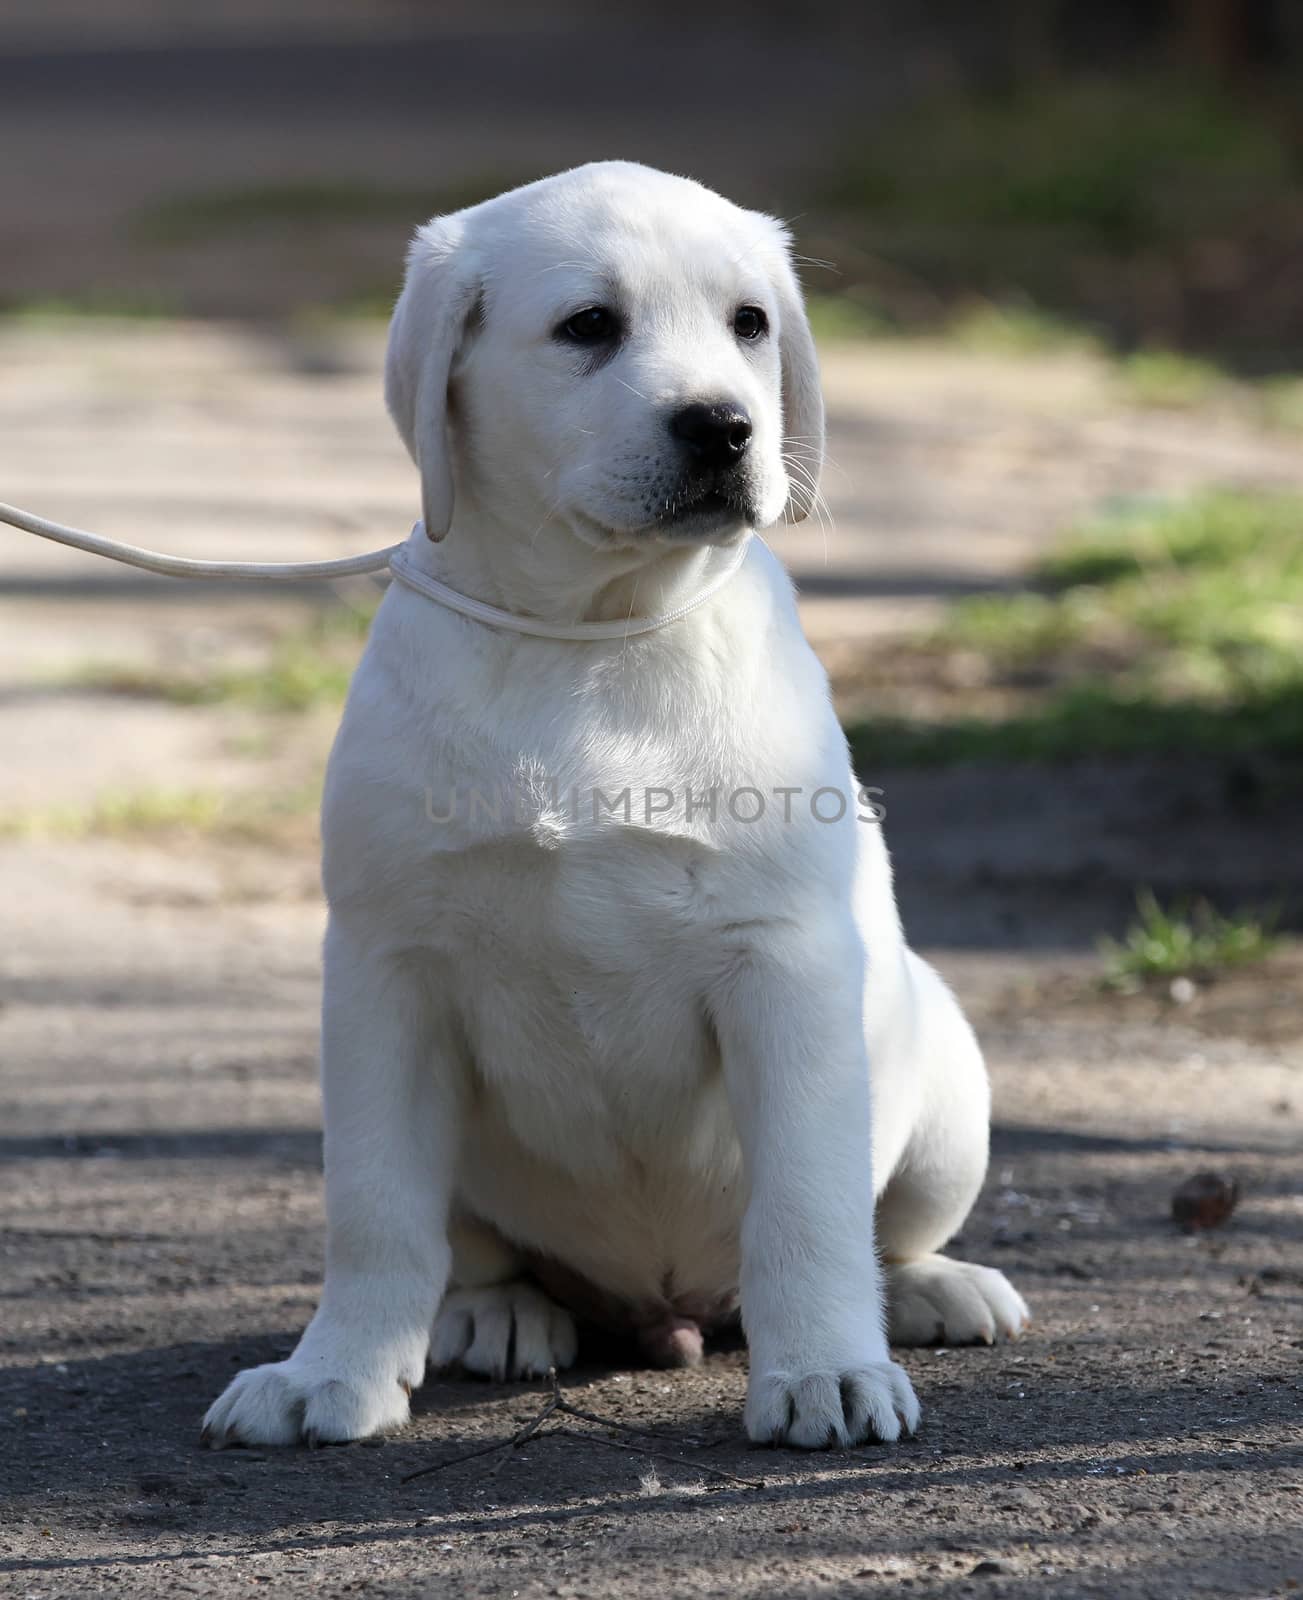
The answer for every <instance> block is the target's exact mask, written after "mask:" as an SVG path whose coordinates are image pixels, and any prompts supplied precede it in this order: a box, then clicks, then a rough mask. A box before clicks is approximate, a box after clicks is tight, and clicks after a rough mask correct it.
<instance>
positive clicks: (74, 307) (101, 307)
mask: <svg viewBox="0 0 1303 1600" xmlns="http://www.w3.org/2000/svg"><path fill="white" fill-rule="evenodd" d="M179 314H180V308H179V305H178V303H177V301H176V300H173V299H169V298H168V297H167V296H166V295H163V294H144V293H142V294H96V293H87V294H82V295H77V296H75V297H73V296H69V297H66V298H61V299H60V298H51V299H37V300H7V301H4V302H3V303H0V318H2V319H3V320H4V321H5V322H8V323H16V324H18V325H20V326H33V327H44V326H47V325H50V326H57V325H58V324H60V323H64V322H70V321H73V320H74V319H82V318H90V319H94V320H100V321H106V322H126V321H130V322H156V321H164V320H166V319H168V318H171V317H176V316H178V315H179Z"/></svg>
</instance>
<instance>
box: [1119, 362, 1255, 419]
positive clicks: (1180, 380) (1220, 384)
mask: <svg viewBox="0 0 1303 1600" xmlns="http://www.w3.org/2000/svg"><path fill="white" fill-rule="evenodd" d="M1117 370H1118V379H1119V381H1120V384H1121V389H1122V393H1123V396H1124V397H1125V398H1126V399H1127V400H1129V401H1130V402H1131V403H1132V404H1133V405H1138V406H1150V407H1154V408H1156V409H1159V410H1166V411H1190V410H1194V409H1197V408H1198V407H1199V406H1204V405H1207V404H1208V402H1209V401H1210V400H1212V399H1214V398H1215V397H1216V395H1217V394H1218V391H1219V390H1223V389H1225V388H1226V386H1227V382H1228V380H1227V377H1226V374H1225V373H1224V372H1223V371H1222V370H1221V368H1220V367H1217V366H1216V365H1214V363H1213V362H1211V361H1202V360H1200V359H1199V358H1198V357H1197V356H1187V355H1182V354H1180V352H1178V351H1175V350H1162V349H1149V350H1137V351H1136V352H1135V353H1134V354H1132V355H1129V356H1123V357H1122V358H1121V359H1120V360H1119V362H1118V369H1117Z"/></svg>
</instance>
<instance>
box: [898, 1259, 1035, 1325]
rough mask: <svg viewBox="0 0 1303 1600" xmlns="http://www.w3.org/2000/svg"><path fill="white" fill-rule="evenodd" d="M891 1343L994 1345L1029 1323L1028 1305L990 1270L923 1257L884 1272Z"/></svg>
mask: <svg viewBox="0 0 1303 1600" xmlns="http://www.w3.org/2000/svg"><path fill="white" fill-rule="evenodd" d="M886 1280H887V1323H888V1329H889V1334H888V1336H889V1338H890V1340H891V1343H892V1344H914V1345H917V1344H994V1343H995V1341H996V1340H997V1339H1000V1338H1004V1339H1016V1338H1017V1337H1018V1335H1019V1334H1020V1333H1022V1332H1023V1330H1024V1329H1025V1328H1026V1327H1027V1324H1028V1323H1029V1322H1030V1321H1031V1312H1030V1311H1028V1309H1027V1302H1026V1301H1025V1300H1024V1299H1023V1297H1022V1296H1021V1295H1020V1294H1019V1293H1018V1291H1017V1290H1016V1289H1015V1288H1014V1286H1013V1285H1012V1284H1011V1283H1010V1282H1009V1280H1008V1278H1006V1277H1005V1275H1004V1273H1003V1272H997V1271H996V1270H995V1268H994V1267H979V1266H976V1265H974V1264H973V1263H972V1262H971V1261H954V1260H952V1259H951V1258H950V1257H949V1256H935V1255H934V1256H921V1257H920V1258H919V1259H918V1260H917V1261H904V1262H898V1263H895V1264H894V1265H891V1266H888V1267H887V1269H886Z"/></svg>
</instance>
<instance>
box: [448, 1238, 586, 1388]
mask: <svg viewBox="0 0 1303 1600" xmlns="http://www.w3.org/2000/svg"><path fill="white" fill-rule="evenodd" d="M449 1239H450V1242H451V1244H452V1276H451V1285H452V1286H451V1287H450V1288H449V1290H448V1293H447V1296H446V1297H445V1299H444V1302H443V1304H442V1305H441V1306H440V1307H439V1314H438V1316H437V1317H436V1318H435V1319H434V1330H433V1332H432V1333H431V1336H430V1364H431V1366H434V1367H451V1366H454V1365H457V1366H461V1367H463V1368H464V1369H465V1370H466V1371H467V1372H473V1373H475V1374H476V1375H477V1376H479V1377H484V1378H493V1379H495V1380H496V1381H497V1382H499V1383H501V1382H502V1381H503V1380H505V1379H518V1378H541V1377H543V1376H544V1375H545V1374H546V1373H547V1371H548V1368H549V1367H556V1368H557V1370H558V1371H560V1370H562V1369H564V1368H566V1367H569V1366H573V1365H574V1359H575V1353H576V1349H577V1338H576V1334H575V1324H574V1318H573V1317H572V1316H571V1315H570V1313H569V1312H568V1311H566V1310H565V1309H564V1308H563V1307H561V1306H559V1305H557V1304H556V1302H555V1301H553V1300H550V1299H549V1298H548V1296H547V1295H545V1294H544V1293H543V1291H542V1290H541V1289H540V1288H539V1287H538V1286H537V1285H536V1284H534V1283H531V1282H530V1281H529V1280H528V1279H527V1278H525V1277H524V1276H523V1273H524V1264H523V1262H522V1261H521V1258H520V1256H519V1254H518V1253H517V1252H516V1251H515V1250H513V1249H512V1247H511V1246H510V1245H509V1244H508V1243H507V1242H506V1240H505V1239H503V1238H502V1236H501V1235H500V1234H499V1233H497V1232H496V1230H494V1229H493V1228H491V1227H489V1226H488V1224H487V1223H484V1222H480V1221H479V1220H478V1219H476V1218H473V1217H468V1216H466V1215H465V1214H464V1213H459V1214H458V1215H456V1217H455V1218H454V1220H453V1223H452V1225H451V1227H450V1229H449Z"/></svg>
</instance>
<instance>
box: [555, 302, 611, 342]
mask: <svg viewBox="0 0 1303 1600" xmlns="http://www.w3.org/2000/svg"><path fill="white" fill-rule="evenodd" d="M619 331H620V325H619V323H618V322H617V321H616V317H615V313H614V312H613V311H608V310H607V309H606V307H605V306H585V307H584V309H583V310H582V311H576V312H575V314H574V316H573V317H567V318H566V320H565V321H564V322H563V323H562V324H561V326H560V327H559V328H558V329H557V336H558V337H559V338H561V339H568V340H569V341H570V342H571V343H572V344H601V343H602V341H603V340H605V339H613V338H614V337H615V335H616V334H617V333H618V332H619Z"/></svg>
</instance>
